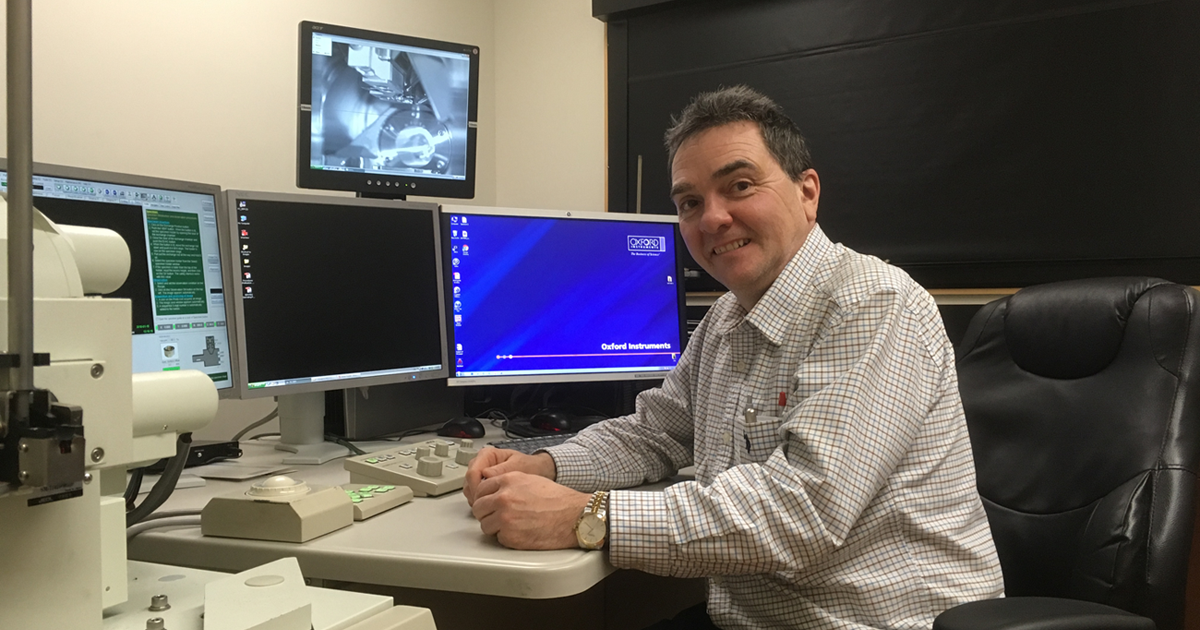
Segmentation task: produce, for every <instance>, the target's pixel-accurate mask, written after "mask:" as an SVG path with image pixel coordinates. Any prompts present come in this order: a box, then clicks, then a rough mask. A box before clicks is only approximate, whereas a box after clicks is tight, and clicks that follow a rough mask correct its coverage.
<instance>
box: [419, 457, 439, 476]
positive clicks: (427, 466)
mask: <svg viewBox="0 0 1200 630" xmlns="http://www.w3.org/2000/svg"><path fill="white" fill-rule="evenodd" d="M417 474H418V475H421V476H422V477H441V476H442V460H440V459H438V458H436V457H422V458H420V459H418V460H417Z"/></svg>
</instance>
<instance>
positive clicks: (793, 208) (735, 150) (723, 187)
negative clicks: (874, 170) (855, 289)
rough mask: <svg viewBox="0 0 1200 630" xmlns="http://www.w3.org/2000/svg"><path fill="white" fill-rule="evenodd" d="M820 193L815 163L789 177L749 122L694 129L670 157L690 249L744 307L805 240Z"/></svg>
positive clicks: (763, 290) (677, 205)
mask: <svg viewBox="0 0 1200 630" xmlns="http://www.w3.org/2000/svg"><path fill="white" fill-rule="evenodd" d="M820 192H821V185H820V181H819V180H818V179H817V173H816V171H814V170H812V169H809V170H807V171H805V172H804V173H803V175H802V176H801V178H800V180H799V181H795V182H793V181H792V180H790V179H788V176H787V174H786V173H784V172H783V169H782V168H781V167H780V166H779V164H778V162H776V161H775V158H774V157H772V156H771V153H770V151H768V150H767V146H766V144H765V143H764V142H763V138H762V133H760V132H759V130H758V125H757V124H755V123H751V122H737V123H732V124H728V125H723V126H720V127H714V128H712V129H707V130H705V131H703V132H701V133H699V134H697V135H696V136H694V137H692V138H690V139H689V140H687V141H686V142H684V143H683V145H682V146H680V147H679V150H678V151H677V152H676V153H675V161H674V162H673V163H672V164H671V199H672V200H673V201H674V202H675V209H676V210H677V211H678V212H679V229H680V231H681V232H682V233H683V240H684V242H685V243H687V247H688V251H690V252H691V253H692V257H693V258H695V259H696V262H698V263H700V266H701V267H704V270H705V271H707V272H708V273H710V274H712V276H713V277H714V278H716V279H717V280H719V281H720V282H721V283H722V284H724V285H725V286H726V287H729V290H730V291H733V293H734V295H735V296H737V299H738V303H739V304H741V305H742V306H743V307H744V308H745V309H746V310H750V309H751V308H753V307H754V305H755V304H757V303H758V300H759V298H761V297H762V295H763V293H766V291H767V289H768V288H770V286H771V284H772V283H773V282H775V278H777V277H779V274H780V272H782V271H783V268H784V267H785V266H787V264H788V261H790V260H791V259H792V256H794V255H795V254H796V252H798V251H800V247H801V246H802V245H804V240H805V239H806V238H807V237H808V233H809V232H810V231H812V226H813V225H815V224H816V221H817V201H818V199H819V197H820Z"/></svg>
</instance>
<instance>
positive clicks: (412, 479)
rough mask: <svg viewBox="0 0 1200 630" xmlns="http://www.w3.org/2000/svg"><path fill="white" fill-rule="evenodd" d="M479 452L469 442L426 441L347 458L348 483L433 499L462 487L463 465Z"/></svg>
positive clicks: (465, 470)
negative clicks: (400, 489)
mask: <svg viewBox="0 0 1200 630" xmlns="http://www.w3.org/2000/svg"><path fill="white" fill-rule="evenodd" d="M478 453H479V449H478V448H476V447H475V444H474V442H472V441H471V440H457V441H456V440H447V439H444V438H440V439H434V440H427V441H425V442H418V443H416V444H405V445H402V446H397V447H394V448H390V449H386V450H382V451H376V452H374V453H368V454H366V455H357V456H355V457H350V458H347V459H346V460H344V461H345V463H344V464H343V466H345V468H346V470H347V471H349V472H350V481H351V482H352V483H365V484H389V485H394V486H405V487H408V488H411V489H412V491H413V494H414V495H416V496H418V497H435V496H438V495H442V494H446V493H447V492H454V491H455V490H459V489H461V488H462V487H463V484H464V483H465V481H466V477H467V464H469V463H470V462H471V460H472V459H474V458H475V455H476V454H478Z"/></svg>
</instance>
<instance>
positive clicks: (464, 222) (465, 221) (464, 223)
mask: <svg viewBox="0 0 1200 630" xmlns="http://www.w3.org/2000/svg"><path fill="white" fill-rule="evenodd" d="M462 223H463V225H466V224H467V217H463V221H462Z"/></svg>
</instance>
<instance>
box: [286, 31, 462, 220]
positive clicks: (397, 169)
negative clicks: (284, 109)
mask: <svg viewBox="0 0 1200 630" xmlns="http://www.w3.org/2000/svg"><path fill="white" fill-rule="evenodd" d="M299 83H300V95H299V112H298V135H297V185H298V186H299V187H301V188H316V189H324V190H351V191H354V192H358V193H362V194H364V195H365V196H379V197H391V198H401V197H405V196H407V195H420V196H424V197H452V198H462V199H469V198H472V197H474V196H475V136H476V120H477V115H476V112H477V109H478V101H479V98H478V85H479V49H478V48H477V47H475V46H470V45H466V44H454V43H450V42H439V41H433V40H427V39H420V38H415V37H407V36H402V35H393V34H387V33H378V32H372V31H364V30H360V29H353V28H347V27H341V26H334V25H331V24H319V23H316V22H302V23H301V24H300V81H299Z"/></svg>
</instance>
